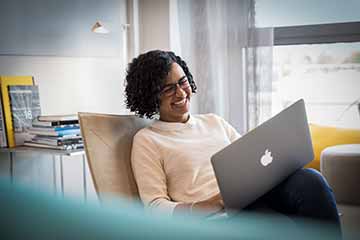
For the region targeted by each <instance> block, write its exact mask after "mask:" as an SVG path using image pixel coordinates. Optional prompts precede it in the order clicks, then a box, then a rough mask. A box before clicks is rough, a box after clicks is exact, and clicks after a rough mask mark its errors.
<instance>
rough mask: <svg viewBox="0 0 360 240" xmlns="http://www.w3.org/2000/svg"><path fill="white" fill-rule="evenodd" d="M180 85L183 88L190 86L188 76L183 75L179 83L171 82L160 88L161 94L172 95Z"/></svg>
mask: <svg viewBox="0 0 360 240" xmlns="http://www.w3.org/2000/svg"><path fill="white" fill-rule="evenodd" d="M184 79H185V81H184ZM178 87H180V88H181V89H182V90H186V89H188V88H190V87H191V86H190V82H189V80H188V79H187V77H186V76H183V77H181V78H180V79H179V80H178V81H177V83H171V84H166V85H164V86H163V87H162V88H161V90H160V96H162V95H164V96H168V97H170V96H172V95H174V94H175V93H176V90H177V88H178Z"/></svg>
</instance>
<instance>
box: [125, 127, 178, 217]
mask: <svg viewBox="0 0 360 240" xmlns="http://www.w3.org/2000/svg"><path fill="white" fill-rule="evenodd" d="M131 164H132V169H133V172H134V176H135V180H136V183H137V187H138V190H139V194H140V198H141V200H142V202H143V203H144V205H145V208H146V209H147V210H149V211H150V212H152V211H153V210H161V211H162V212H163V213H165V214H166V215H172V214H173V211H174V208H175V207H176V205H177V204H179V203H177V202H173V201H171V199H170V197H169V195H168V192H167V185H166V175H165V172H164V168H163V164H162V161H161V156H160V153H159V152H158V149H157V146H156V145H155V144H154V143H153V141H152V140H151V139H150V138H149V137H147V136H146V135H145V134H143V131H140V132H139V133H138V134H136V135H135V137H134V140H133V146H132V151H131Z"/></svg>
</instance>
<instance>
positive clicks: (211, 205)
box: [191, 193, 224, 215]
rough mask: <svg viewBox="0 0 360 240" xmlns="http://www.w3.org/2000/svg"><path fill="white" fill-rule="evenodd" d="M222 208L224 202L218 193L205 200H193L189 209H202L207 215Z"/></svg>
mask: <svg viewBox="0 0 360 240" xmlns="http://www.w3.org/2000/svg"><path fill="white" fill-rule="evenodd" d="M223 209H224V202H223V199H222V197H221V195H220V193H218V194H216V195H215V196H213V197H210V198H208V199H206V200H203V201H200V202H195V203H192V204H191V211H198V212H200V211H202V212H206V213H208V214H209V215H210V214H213V213H216V212H219V211H221V210H223Z"/></svg>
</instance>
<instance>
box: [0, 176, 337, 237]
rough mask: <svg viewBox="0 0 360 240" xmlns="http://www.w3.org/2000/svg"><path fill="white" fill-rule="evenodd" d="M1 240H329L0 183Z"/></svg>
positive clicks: (273, 219) (277, 222)
mask: <svg viewBox="0 0 360 240" xmlns="http://www.w3.org/2000/svg"><path fill="white" fill-rule="evenodd" d="M0 212H1V220H0V226H1V231H0V239H57V240H60V239H77V240H80V239H86V240H89V239H102V240H103V239H172V240H176V239H331V238H333V234H332V231H331V228H330V227H329V226H327V225H317V224H315V223H314V222H311V223H309V224H308V222H304V223H305V224H304V226H305V227H304V228H302V227H299V226H298V225H297V224H294V223H293V222H287V221H284V219H282V218H281V217H278V216H276V215H275V216H274V215H272V214H261V215H257V214H246V213H243V214H239V217H237V218H234V219H231V220H223V221H208V220H204V219H203V218H199V217H190V216H185V215H184V216H179V217H173V218H169V217H165V216H162V215H161V214H159V215H149V214H147V213H145V212H144V210H143V208H142V207H141V206H139V205H136V204H133V203H130V202H128V201H125V200H122V199H116V200H114V201H112V203H111V204H109V205H102V206H99V205H96V204H90V203H88V204H84V203H80V202H77V201H75V200H70V199H62V198H60V197H55V196H53V195H49V194H47V193H41V192H36V191H33V190H31V189H30V188H28V187H24V186H18V185H15V184H11V183H10V182H8V181H6V180H5V181H4V180H2V181H0Z"/></svg>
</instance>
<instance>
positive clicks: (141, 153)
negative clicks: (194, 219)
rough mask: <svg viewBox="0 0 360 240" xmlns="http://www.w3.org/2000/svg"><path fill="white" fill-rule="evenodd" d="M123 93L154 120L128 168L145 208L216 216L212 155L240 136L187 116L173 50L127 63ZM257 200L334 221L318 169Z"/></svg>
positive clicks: (185, 78)
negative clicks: (133, 176) (154, 118)
mask: <svg viewBox="0 0 360 240" xmlns="http://www.w3.org/2000/svg"><path fill="white" fill-rule="evenodd" d="M125 92H126V105H127V107H128V108H129V109H130V110H131V111H133V112H135V113H136V114H137V115H139V116H141V117H148V118H153V117H154V116H157V119H156V120H155V121H154V123H153V124H151V126H149V127H147V128H144V129H142V130H140V131H139V132H138V133H137V134H136V135H135V137H134V140H133V149H132V168H133V171H134V175H135V179H136V182H137V186H138V189H139V194H140V197H141V200H142V201H143V203H144V205H145V206H146V207H147V208H148V209H160V210H163V211H164V212H165V213H167V214H169V215H171V214H176V213H184V212H187V213H192V212H193V211H199V210H200V211H202V212H204V213H206V214H209V215H211V214H213V213H216V212H219V211H221V210H222V209H223V207H224V204H223V201H222V198H221V195H220V192H219V189H218V186H217V182H216V179H215V175H214V172H213V169H212V166H211V163H210V157H211V156H212V155H213V154H214V153H215V152H217V151H218V150H220V149H222V148H223V147H225V146H226V145H228V144H230V143H231V142H233V141H235V140H236V139H237V138H239V137H240V135H239V133H238V132H237V131H236V130H235V129H234V128H233V127H232V126H231V125H230V124H228V123H227V122H226V121H225V120H224V119H222V118H220V117H218V116H216V115H214V114H202V115H191V114H190V112H189V109H190V101H191V97H192V94H194V93H195V92H196V84H195V82H194V80H193V77H192V75H191V73H190V71H189V69H188V67H187V65H186V63H185V62H184V61H183V60H182V59H181V58H180V57H179V56H176V55H175V54H174V53H172V52H166V51H159V50H156V51H150V52H147V53H145V54H141V55H140V56H139V57H137V58H135V59H134V60H133V61H132V62H131V63H130V64H129V68H128V71H127V76H126V89H125ZM259 201H260V202H263V203H265V204H266V205H268V206H269V207H271V208H272V209H274V210H276V211H278V212H281V213H284V214H287V215H296V216H303V217H312V218H317V219H323V220H329V221H333V222H335V223H337V224H338V223H339V217H338V212H337V209H336V204H335V199H334V195H333V193H332V191H331V189H330V188H329V186H328V184H327V183H326V181H325V180H324V178H323V177H322V176H321V174H320V173H319V172H317V171H316V170H312V169H301V170H298V171H297V172H295V173H294V174H293V175H291V176H290V177H289V178H287V179H286V180H285V181H284V182H282V183H281V184H279V185H278V186H277V187H275V188H274V189H273V190H272V191H270V192H269V193H267V194H266V195H265V196H264V197H262V198H261V199H260V200H258V201H257V202H259Z"/></svg>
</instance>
